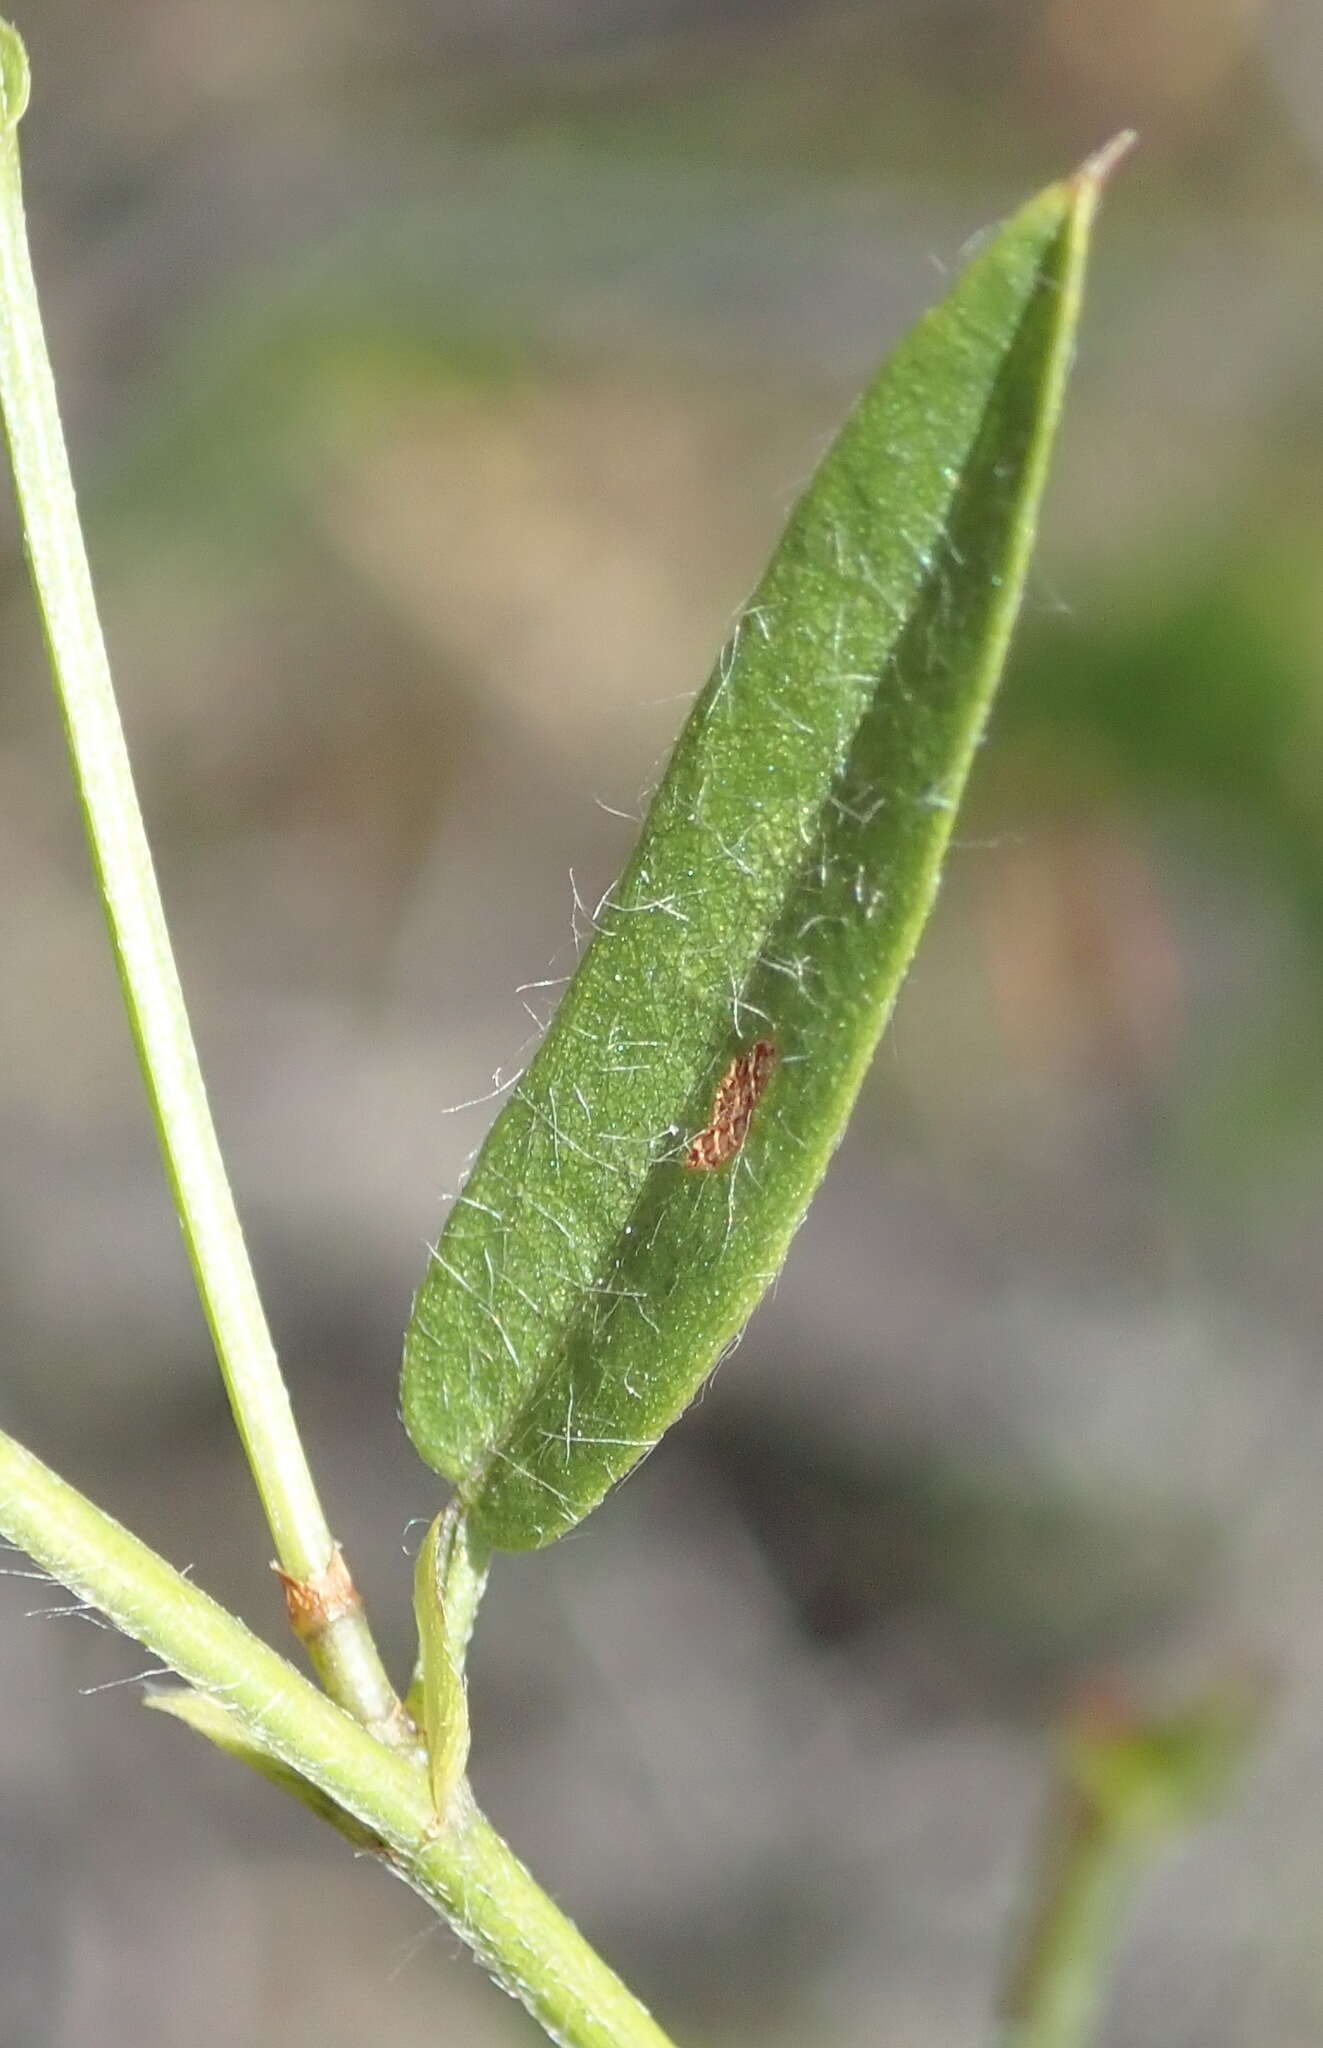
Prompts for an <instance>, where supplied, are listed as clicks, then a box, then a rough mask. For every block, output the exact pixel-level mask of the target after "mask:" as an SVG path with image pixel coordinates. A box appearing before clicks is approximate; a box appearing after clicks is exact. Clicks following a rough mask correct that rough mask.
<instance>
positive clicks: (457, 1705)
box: [410, 1503, 486, 1819]
mask: <svg viewBox="0 0 1323 2048" xmlns="http://www.w3.org/2000/svg"><path fill="white" fill-rule="evenodd" d="M485 1577H486V1563H485V1550H484V1549H483V1548H482V1546H478V1545H475V1544H474V1542H473V1541H472V1539H471V1537H470V1533H469V1529H468V1526H467V1524H466V1522H465V1519H464V1516H463V1514H462V1513H461V1512H460V1510H459V1508H458V1506H457V1505H456V1504H454V1503H452V1504H451V1506H450V1507H448V1508H447V1509H446V1510H445V1512H444V1513H443V1514H440V1515H438V1516H437V1518H436V1520H435V1521H434V1522H433V1523H432V1526H431V1528H430V1529H429V1530H428V1532H427V1535H426V1536H425V1537H424V1539H423V1547H422V1549H421V1550H420V1551H419V1553H418V1563H417V1565H416V1567H415V1569H414V1579H413V1589H414V1590H413V1606H414V1616H415V1619H416V1621H417V1624H418V1681H417V1683H416V1686H415V1688H414V1689H413V1691H412V1692H411V1694H410V1704H411V1705H413V1706H414V1707H415V1709H416V1711H417V1712H418V1713H419V1715H420V1717H421V1720H422V1726H423V1735H424V1738H425V1740H426V1743H427V1771H428V1777H429V1780H430V1782H431V1787H432V1801H433V1804H434V1805H435V1807H436V1811H437V1813H438V1815H439V1816H440V1817H441V1818H442V1819H444V1817H445V1815H446V1813H447V1812H448V1811H449V1808H450V1802H451V1799H452V1797H453V1795H454V1791H455V1788H456V1786H457V1785H458V1784H459V1782H460V1780H461V1778H462V1777H463V1776H464V1769H465V1766H466V1764H467V1763H468V1760H469V1709H468V1699H467V1696H466V1693H465V1687H464V1656H465V1652H466V1650H467V1649H468V1641H469V1636H470V1634H471V1633H472V1629H473V1619H474V1615H475V1614H476V1612H477V1606H478V1601H479V1600H480V1599H481V1597H482V1587H483V1582H484V1579H485Z"/></svg>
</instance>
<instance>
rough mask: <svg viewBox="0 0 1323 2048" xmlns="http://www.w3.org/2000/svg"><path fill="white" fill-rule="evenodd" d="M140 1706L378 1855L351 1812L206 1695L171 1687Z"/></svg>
mask: <svg viewBox="0 0 1323 2048" xmlns="http://www.w3.org/2000/svg"><path fill="white" fill-rule="evenodd" d="M143 1705H144V1706H146V1707H151V1708H153V1709H154V1710H155V1711H156V1712H157V1713H158V1714H171V1715H173V1716H174V1718H175V1720H176V1721H184V1722H186V1723H187V1724H188V1726H189V1727H190V1728H192V1729H193V1731H194V1732H195V1733H196V1734H198V1735H202V1736H205V1737H206V1739H207V1741H208V1742H213V1743H215V1745H216V1747H217V1749H223V1750H224V1751H225V1754H226V1755H227V1756H233V1757H237V1758H238V1760H239V1762H240V1763H244V1764H247V1765H248V1766H249V1768H250V1769H251V1770H254V1771H258V1772H260V1774H261V1776H262V1777H264V1778H267V1779H269V1780H270V1782H271V1783H272V1784H273V1785H278V1786H279V1787H280V1789H281V1791H282V1792H288V1793H289V1794H290V1795H291V1796H292V1797H293V1798H295V1799H298V1800H300V1801H302V1803H303V1805H304V1806H307V1807H310V1808H311V1809H312V1811H313V1812H314V1813H315V1814H317V1815H318V1817H319V1818H320V1819H321V1820H325V1821H329V1822H330V1824H331V1826H332V1827H333V1828H336V1829H338V1831H339V1832H340V1834H342V1835H343V1836H344V1837H345V1838H346V1840H347V1841H350V1842H352V1843H353V1845H354V1847H355V1848H356V1849H366V1850H370V1851H371V1852H372V1853H373V1854H381V1853H382V1843H381V1840H380V1838H379V1837H378V1836H377V1835H374V1834H373V1832H372V1830H371V1828H367V1827H364V1825H363V1823H362V1822H361V1821H360V1820H356V1819H355V1818H354V1816H353V1814H352V1813H347V1812H346V1811H345V1809H344V1807H343V1806H341V1805H340V1803H339V1801H338V1800H335V1799H332V1798H331V1796H330V1794H329V1793H327V1792H323V1791H322V1790H321V1788H320V1786H318V1785H314V1784H313V1782H312V1780H311V1779H310V1778H305V1777H304V1776H303V1774H302V1772H301V1771H296V1770H295V1769H294V1767H293V1766H292V1765H291V1764H287V1763H285V1762H283V1761H282V1760H281V1758H280V1757H278V1756H273V1755H272V1753H271V1751H270V1750H269V1749H264V1748H263V1747H262V1745H261V1743H260V1742H258V1741H257V1740H256V1739H255V1738H254V1737H253V1736H252V1735H250V1734H249V1732H248V1730H247V1729H246V1728H245V1727H244V1726H243V1724H242V1722H240V1721H237V1720H236V1719H235V1717H234V1715H233V1714H232V1713H231V1712H230V1710H229V1708H228V1707H227V1706H225V1705H224V1704H223V1703H222V1702H221V1701H220V1700H218V1699H215V1698H214V1697H213V1696H212V1695H211V1694H210V1693H205V1692H196V1691H195V1690H194V1688H193V1687H192V1686H191V1685H172V1686H169V1687H167V1688H165V1689H163V1690H162V1691H160V1692H149V1693H144V1695H143Z"/></svg>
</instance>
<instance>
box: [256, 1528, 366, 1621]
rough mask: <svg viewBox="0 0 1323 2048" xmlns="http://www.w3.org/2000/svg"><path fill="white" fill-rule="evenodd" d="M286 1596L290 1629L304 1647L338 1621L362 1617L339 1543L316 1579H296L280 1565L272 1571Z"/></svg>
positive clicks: (360, 1605) (355, 1590) (356, 1590)
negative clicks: (355, 1616)
mask: <svg viewBox="0 0 1323 2048" xmlns="http://www.w3.org/2000/svg"><path fill="white" fill-rule="evenodd" d="M271 1569H272V1571H273V1572H274V1573H275V1575H276V1577H277V1578H278V1579H279V1580H280V1583H281V1585H282V1587H283V1588H284V1592H285V1611H286V1613H287V1614H288V1615H289V1625H290V1627H291V1628H292V1629H293V1631H294V1633H295V1635H296V1636H297V1637H298V1639H299V1641H300V1642H301V1643H312V1642H315V1641H316V1640H317V1638H318V1637H319V1636H321V1635H324V1634H325V1632H326V1630H327V1629H329V1628H333V1627H334V1626H335V1624H336V1622H337V1621H343V1620H344V1619H345V1617H346V1616H347V1615H351V1614H357V1613H359V1611H360V1609H361V1607H362V1602H361V1601H360V1599H359V1597H358V1589H357V1587H356V1586H355V1584H354V1582H353V1580H352V1578H351V1577H350V1576H349V1567H348V1565H347V1564H346V1563H345V1561H344V1555H343V1553H342V1551H341V1549H340V1546H339V1544H338V1543H337V1544H336V1546H335V1548H334V1549H333V1550H332V1552H331V1555H330V1559H329V1561H328V1563H327V1565H326V1567H325V1569H324V1570H323V1571H321V1572H319V1573H318V1574H317V1576H316V1578H312V1579H296V1578H293V1577H292V1576H291V1575H290V1573H289V1572H284V1571H282V1570H281V1569H280V1566H279V1565H278V1564H273V1565H272V1567H271Z"/></svg>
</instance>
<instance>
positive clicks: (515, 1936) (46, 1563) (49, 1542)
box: [0, 1432, 670, 2048]
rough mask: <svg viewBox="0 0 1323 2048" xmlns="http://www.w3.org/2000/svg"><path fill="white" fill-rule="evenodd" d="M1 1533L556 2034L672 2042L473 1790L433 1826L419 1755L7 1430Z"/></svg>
mask: <svg viewBox="0 0 1323 2048" xmlns="http://www.w3.org/2000/svg"><path fill="white" fill-rule="evenodd" d="M0 1533H2V1534H3V1535H4V1536H5V1537H6V1538H8V1540H9V1541H10V1542H13V1543H16V1544H19V1545H20V1546H21V1547H22V1548H23V1549H24V1550H26V1551H27V1552H28V1554H29V1555H30V1556H31V1557H32V1558H34V1559H35V1561H36V1562H37V1563H38V1564H39V1565H41V1566H42V1568H43V1569H44V1570H46V1571H48V1572H49V1573H50V1574H51V1576H52V1577H53V1578H56V1579H58V1580H59V1581H60V1582H61V1584H63V1585H66V1586H68V1587H69V1588H70V1589H71V1591H72V1592H74V1593H75V1594H77V1596H78V1597H79V1598H80V1599H82V1600H86V1601H87V1602H89V1604H91V1605H93V1606H95V1607H98V1608H100V1609H101V1611H102V1612H103V1613H104V1614H105V1615H106V1616H107V1617H108V1618H109V1619H110V1620H111V1621H113V1622H114V1624H115V1626H116V1627H117V1628H119V1629H122V1630H123V1632H124V1633H125V1634H126V1635H130V1636H133V1637H135V1638H136V1639H137V1640H138V1641H139V1642H141V1643H144V1644H145V1645H146V1646H147V1648H148V1649H149V1650H151V1651H153V1652H154V1653H155V1654H156V1655H157V1656H158V1657H160V1658H162V1659H163V1660H164V1661H165V1662H166V1663H167V1664H169V1665H170V1666H171V1667H172V1668H173V1669H174V1670H175V1671H177V1672H179V1674H180V1675H181V1677H183V1678H186V1679H187V1680H188V1681H189V1683H190V1684H192V1685H194V1686H196V1687H197V1688H198V1690H199V1691H200V1692H201V1693H203V1694H205V1695H207V1696H208V1697H210V1698H212V1699H214V1700H216V1701H217V1702H219V1704H220V1705H222V1706H223V1707H224V1708H225V1709H226V1711H227V1712H228V1713H229V1714H230V1715H232V1716H233V1718H234V1721H235V1722H236V1724H237V1725H238V1727H239V1728H240V1729H241V1730H242V1731H243V1732H244V1733H245V1734H246V1735H247V1736H249V1737H250V1738H251V1740H252V1741H253V1742H255V1743H256V1744H258V1745H259V1746H260V1747H261V1748H262V1749H263V1750H265V1751H267V1752H268V1753H269V1754H270V1755H271V1756H272V1757H273V1758H275V1759H277V1760H278V1761H279V1762H280V1763H282V1764H284V1765H285V1766H287V1768H288V1769H289V1770H291V1771H293V1772H295V1773H297V1775H298V1776H299V1777H301V1778H306V1779H307V1780H309V1782H310V1783H312V1784H313V1785H314V1786H316V1787H317V1789H318V1790H319V1791H320V1792H322V1793H324V1794H325V1795H326V1797H327V1798H328V1799H331V1800H333V1801H334V1802H335V1803H336V1805H337V1806H339V1807H341V1808H343V1809H344V1810H345V1812H347V1813H349V1814H351V1815H352V1816H353V1818H354V1819H355V1820H356V1821H358V1822H360V1823H361V1825H362V1826H363V1827H364V1828H365V1829H366V1830H367V1831H368V1832H369V1833H370V1834H371V1835H372V1836H373V1837H375V1838H376V1839H377V1840H378V1841H379V1842H380V1843H381V1844H382V1845H383V1851H384V1854H385V1856H386V1858H387V1860H388V1861H389V1863H390V1864H391V1866H392V1867H393V1868H394V1869H395V1870H396V1871H397V1872H398V1873H399V1875H401V1876H402V1877H403V1878H404V1879H405V1880H406V1882H407V1883H409V1884H410V1885H411V1886H412V1887H413V1888H414V1890H416V1891H417V1892H418V1893H419V1894H420V1895H421V1896H422V1897H423V1898H425V1899H427V1900H428V1901H429V1903H430V1904H431V1905H432V1906H434V1907H435V1908H436V1909H437V1911H439V1912H441V1913H443V1914H444V1915H445V1917H446V1918H447V1919H448V1920H449V1921H450V1923H451V1925H452V1926H453V1927H454V1929H455V1931H456V1933H457V1934H459V1935H460V1936H461V1938H462V1939H463V1940H464V1941H466V1942H467V1943H468V1944H469V1946H470V1947H471V1948H472V1949H473V1950H474V1952H475V1953H476V1954H477V1956H478V1957H479V1959H480V1960H481V1961H482V1962H483V1963H485V1964H486V1966H487V1968H488V1969H489V1970H490V1971H491V1972H492V1974H493V1975H494V1976H495V1977H496V1978H497V1980H498V1981H499V1982H500V1983H501V1984H502V1985H503V1986H504V1987H505V1989H506V1990H508V1991H509V1992H511V1993H512V1994H513V1995H514V1996H515V1997H517V1998H519V1999H520V2000H521V2001H522V2002H523V2004H524V2005H525V2006H526V2007H527V2008H528V2010H529V2012H531V2013H532V2014H533V2016H534V2017H535V2018H536V2019H537V2020H539V2021H540V2022H541V2024H542V2025H543V2027H545V2028H546V2030H547V2032H548V2033H549V2034H550V2035H551V2037H552V2039H553V2040H555V2041H558V2042H561V2043H562V2044H563V2048H670V2044H669V2043H668V2041H667V2037H666V2036H665V2035H664V2034H663V2033H662V2031H661V2029H660V2028H659V2027H658V2026H657V2025H656V2023H655V2022H654V2021H653V2020H652V2019H651V2018H650V2016H649V2015H648V2013H647V2012H645V2010H644V2009H643V2007H642V2006H641V2005H640V2004H639V2003H638V2001H637V2000H636V1999H635V1998H634V1997H632V1996H631V1994H630V1993H629V1992H628V1991H627V1990H626V1988H625V1986H624V1985H623V1984H622V1983H621V1982H620V1980H619V1978H618V1977H617V1976H615V1974H614V1973H613V1972H612V1971H611V1970H610V1969H608V1968H607V1966H606V1964H605V1963H604V1962H603V1961H602V1960H601V1958H600V1957H599V1956H597V1955H596V1954H595V1953H594V1951H593V1950H592V1949H591V1948H590V1947H589V1946H588V1944H587V1943H586V1942H585V1941H584V1939H583V1936H582V1935H581V1934H580V1933H579V1932H578V1931H577V1929H576V1928H575V1927H573V1926H572V1925H571V1923H570V1922H569V1921H568V1920H567V1919H566V1918H565V1916H564V1914H563V1913H561V1912H560V1911H559V1910H558V1908H557V1907H556V1906H555V1905H553V1903H552V1901H551V1900H550V1899H549V1898H548V1897H547V1896H546V1894H545V1893H544V1892H543V1891H541V1890H540V1889H539V1887H538V1886H537V1885H536V1884H535V1883H534V1882H533V1880H532V1878H531V1877H530V1876H529V1875H528V1872H527V1871H526V1870H525V1869H524V1868H523V1866H522V1865H521V1864H520V1863H519V1862H518V1861H517V1860H516V1858H515V1857H514V1856H513V1855H512V1854H511V1852H510V1850H509V1849H508V1848H507V1846H506V1844H505V1843H504V1842H503V1841H502V1840H501V1838H500V1836H499V1835H498V1834H496V1832H495V1830H494V1829H493V1828H492V1827H491V1826H490V1825H489V1824H488V1822H487V1821H486V1820H485V1819H484V1818H483V1816H482V1814H481V1813H479V1812H478V1810H477V1809H476V1807H475V1806H474V1805H473V1803H472V1800H471V1798H470V1797H469V1796H468V1794H467V1792H465V1794H464V1796H463V1797H462V1798H460V1799H458V1800H457V1801H456V1803H455V1811H454V1814H453V1816H452V1818H451V1819H450V1821H449V1822H448V1824H447V1825H446V1826H445V1827H444V1828H443V1829H441V1830H439V1831H438V1828H437V1822H436V1815H435V1812H434V1810H433V1807H432V1802H431V1796H430V1793H429V1790H428V1781H427V1774H426V1772H425V1771H424V1770H423V1769H422V1768H421V1767H420V1766H419V1765H417V1764H416V1763H412V1762H410V1760H409V1759H408V1758H407V1757H405V1756H403V1755H401V1754H400V1753H399V1752H398V1751H393V1750H389V1749H387V1748H385V1747H384V1746H383V1745H382V1744H381V1743H380V1742H378V1741H376V1740H375V1739H374V1738H373V1736H372V1735H370V1734H369V1733H368V1732H367V1730H366V1729H364V1728H362V1727H361V1726H359V1724H358V1723H357V1722H355V1721H353V1720H351V1719H350V1718H349V1716H348V1715H347V1714H345V1713H343V1712H342V1711H341V1710H340V1708H338V1707H337V1706H335V1705H334V1704H333V1703H332V1702H331V1701H330V1700H328V1699H327V1698H326V1697H325V1696H324V1695H323V1694H322V1693H320V1692H318V1691H317V1689H316V1687H315V1686H313V1685H310V1684H309V1682H308V1680H307V1679H305V1678H304V1677H302V1676H301V1675H300V1673H299V1672H297V1671H296V1670H295V1669H294V1667H293V1665H291V1664H289V1663H287V1662H286V1660H285V1659H284V1658H283V1657H281V1656H279V1655H278V1654H277V1652H276V1651H274V1650H273V1649H271V1648H269V1646H268V1645H267V1644H265V1643H263V1642H260V1641H259V1640H258V1639H257V1637H256V1636H254V1635H252V1634H251V1633H250V1632H249V1630H248V1629H246V1628H245V1627H244V1626H243V1624H242V1622H239V1621H237V1620H235V1618H234V1617H233V1615H230V1614H227V1613H226V1611H225V1609H224V1608H222V1607H220V1606H218V1605H217V1603H216V1602H215V1601H214V1600H212V1599H211V1598H209V1596H208V1595H207V1594H205V1593H203V1592H201V1591H200V1590H199V1589H198V1588H197V1587H196V1586H194V1585H192V1584H191V1583H190V1582H189V1581H188V1580H187V1579H184V1578H182V1577H181V1576H180V1575H179V1573H178V1572H176V1571H175V1570H174V1569H173V1567H172V1566H170V1565H168V1564H167V1563H166V1562H165V1560H164V1559H163V1558H161V1557H158V1556H157V1555H156V1554H155V1552H154V1551H151V1550H149V1549H148V1548H147V1546H146V1545H145V1544H144V1543H141V1542H139V1540H138V1538H137V1537H136V1536H132V1535H130V1533H129V1532H128V1531H127V1530H126V1529H124V1528H122V1527H121V1526H120V1525H119V1523H117V1522H115V1521H112V1520H111V1518H110V1516H108V1515H106V1514H103V1513H102V1511H101V1510H100V1509H99V1508H97V1507H94V1506H93V1504H92V1503H91V1502H90V1501H88V1500H86V1499H85V1498H84V1497H83V1496H82V1495H81V1494H79V1493H77V1492H76V1491H75V1490H74V1488H72V1487H71V1486H68V1485H67V1484H66V1483H65V1482H64V1481H63V1480H62V1479H60V1478H58V1477H57V1476H56V1474H55V1473H54V1472H52V1471H51V1470H50V1469H49V1468H48V1467H47V1466H45V1465H43V1464H42V1463H41V1461H40V1460H39V1459H37V1458H35V1457H34V1456H33V1455H32V1453H31V1452H30V1451H27V1450H25V1449H24V1448H23V1446H22V1445H21V1444H18V1443H15V1442H14V1440H13V1438H12V1437H8V1436H5V1435H4V1434H3V1433H2V1432H0Z"/></svg>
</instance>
